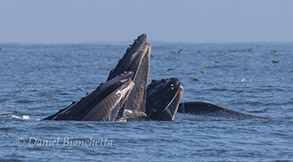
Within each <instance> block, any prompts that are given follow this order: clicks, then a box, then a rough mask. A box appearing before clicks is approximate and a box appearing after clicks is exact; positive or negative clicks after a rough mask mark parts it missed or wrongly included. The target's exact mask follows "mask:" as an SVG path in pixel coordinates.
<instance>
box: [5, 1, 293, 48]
mask: <svg viewBox="0 0 293 162" xmlns="http://www.w3.org/2000/svg"><path fill="white" fill-rule="evenodd" d="M141 33H146V34H147V35H148V38H149V40H151V41H167V42H243V41H245V42H252V41H265V42H279V41H290V42H293V0H176V1H175V0H143V1H142V0H105V1H100V0H47V1H45V0H0V42H2V43H3V42H20V43H21V42H24V43H66V42H67V43H73V42H74V43H89V42H92V43H95V42H120V41H128V42H129V41H132V40H133V39H134V38H135V37H136V36H137V35H139V34H141Z"/></svg>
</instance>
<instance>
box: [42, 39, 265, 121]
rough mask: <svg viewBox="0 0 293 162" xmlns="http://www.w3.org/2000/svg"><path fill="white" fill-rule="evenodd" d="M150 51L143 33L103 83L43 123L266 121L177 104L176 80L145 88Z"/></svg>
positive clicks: (193, 104) (211, 107) (208, 107)
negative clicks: (187, 117)
mask: <svg viewBox="0 0 293 162" xmlns="http://www.w3.org/2000/svg"><path fill="white" fill-rule="evenodd" d="M150 50H151V45H150V44H148V43H147V36H146V34H142V35H140V36H138V37H137V39H135V40H134V42H133V43H132V44H131V45H130V46H129V47H128V48H127V50H126V52H125V54H124V55H123V57H122V58H121V59H120V60H119V62H118V64H117V65H116V66H115V68H113V69H112V70H111V71H110V73H109V76H108V78H107V80H106V82H105V83H104V84H100V85H99V86H98V87H97V88H96V89H95V90H94V91H93V92H92V93H90V94H89V95H87V96H85V97H83V98H81V100H80V101H78V102H74V103H72V104H71V105H69V106H68V107H66V108H64V109H60V110H59V111H58V112H57V113H55V114H53V115H51V116H49V117H47V118H45V119H44V120H79V121H123V120H126V121H130V120H158V121H172V120H174V118H175V115H176V113H177V111H178V112H180V113H187V114H194V115H204V116H215V117H225V118H234V119H267V118H265V117H260V116H254V115H248V114H244V113H240V112H236V111H233V110H230V109H227V108H222V107H219V106H216V105H213V104H210V103H205V102H185V103H180V99H181V97H182V92H183V87H182V86H181V85H180V81H179V79H177V78H169V79H161V80H152V82H151V83H150V84H149V85H148V86H147V80H148V73H149V64H150ZM179 103H180V104H179Z"/></svg>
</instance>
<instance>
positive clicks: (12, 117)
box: [2, 114, 32, 120]
mask: <svg viewBox="0 0 293 162" xmlns="http://www.w3.org/2000/svg"><path fill="white" fill-rule="evenodd" d="M2 117H3V118H7V119H21V120H32V118H31V117H30V116H29V115H22V116H18V115H14V114H8V115H3V116H2Z"/></svg>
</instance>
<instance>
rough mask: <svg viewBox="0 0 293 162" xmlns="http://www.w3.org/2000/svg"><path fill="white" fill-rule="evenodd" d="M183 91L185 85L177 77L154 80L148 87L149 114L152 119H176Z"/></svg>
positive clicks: (147, 111)
mask: <svg viewBox="0 0 293 162" xmlns="http://www.w3.org/2000/svg"><path fill="white" fill-rule="evenodd" d="M182 91H183V87H182V86H181V85H180V81H179V79H177V78H170V79H162V80H153V81H152V83H151V84H149V85H148V88H147V100H146V114H147V116H148V117H149V118H150V119H151V120H162V121H172V120H174V117H175V115H176V112H177V109H178V106H179V102H180V99H181V97H182Z"/></svg>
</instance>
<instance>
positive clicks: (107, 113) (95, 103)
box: [44, 72, 134, 121]
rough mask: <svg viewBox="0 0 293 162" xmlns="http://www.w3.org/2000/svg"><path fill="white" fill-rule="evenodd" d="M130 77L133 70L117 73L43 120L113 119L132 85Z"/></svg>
mask: <svg viewBox="0 0 293 162" xmlns="http://www.w3.org/2000/svg"><path fill="white" fill-rule="evenodd" d="M132 77H133V72H125V73H123V74H121V75H118V76H116V77H115V78H113V79H111V80H109V81H108V82H106V83H105V84H101V85H100V86H98V87H97V89H95V90H94V91H93V92H92V93H90V94H89V95H87V96H85V97H82V98H81V100H80V101H78V102H76V103H73V104H72V105H70V106H68V107H66V108H64V109H61V110H59V112H57V113H55V114H53V115H51V116H49V117H47V118H45V119H44V120H78V121H115V120H117V116H118V112H119V111H120V109H121V108H122V106H123V105H124V103H125V101H126V100H127V98H128V96H129V94H130V92H131V90H132V89H133V87H134V83H133V81H132Z"/></svg>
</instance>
